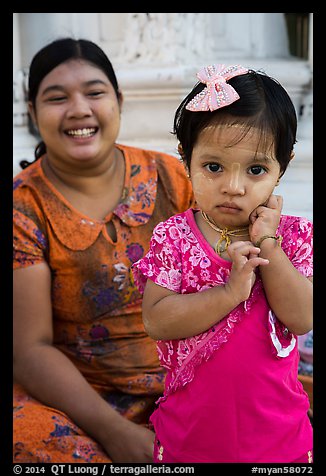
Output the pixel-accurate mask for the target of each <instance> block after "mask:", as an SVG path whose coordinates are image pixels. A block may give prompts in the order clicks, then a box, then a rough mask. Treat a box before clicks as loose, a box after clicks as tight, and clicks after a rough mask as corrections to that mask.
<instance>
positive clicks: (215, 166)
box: [205, 163, 221, 172]
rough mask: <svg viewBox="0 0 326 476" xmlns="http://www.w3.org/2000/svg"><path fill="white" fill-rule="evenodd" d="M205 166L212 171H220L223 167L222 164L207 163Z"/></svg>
mask: <svg viewBox="0 0 326 476" xmlns="http://www.w3.org/2000/svg"><path fill="white" fill-rule="evenodd" d="M205 168H206V169H208V170H209V171H210V172H219V171H220V169H221V166H220V164H214V163H212V164H207V165H205Z"/></svg>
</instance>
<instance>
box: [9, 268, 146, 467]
mask: <svg viewBox="0 0 326 476" xmlns="http://www.w3.org/2000/svg"><path fill="white" fill-rule="evenodd" d="M13 302H14V378H15V381H16V382H18V383H20V384H21V385H22V386H23V387H24V388H25V389H26V390H27V392H29V393H30V394H31V395H32V396H34V397H35V398H36V399H38V400H40V401H41V402H43V403H44V404H46V405H49V406H51V407H54V408H57V409H59V410H61V411H63V412H64V413H66V414H67V415H68V416H69V417H70V418H71V419H72V420H73V421H74V422H75V423H76V424H77V425H78V426H80V427H81V428H83V429H84V430H85V432H86V433H87V434H89V435H90V436H91V437H93V438H94V439H95V440H97V441H98V442H99V443H101V444H102V446H103V447H104V449H105V451H106V452H107V453H108V455H110V457H111V458H112V459H113V461H114V462H135V463H137V462H151V461H152V451H153V442H154V433H153V432H151V431H149V430H148V429H146V428H143V427H141V426H140V425H137V424H135V423H132V422H130V421H128V420H127V419H126V418H124V417H122V416H121V415H120V414H119V413H118V412H117V411H115V410H114V409H113V408H112V407H111V406H110V405H109V404H108V403H107V402H105V400H104V399H102V398H101V397H100V395H99V394H98V393H97V392H96V391H95V390H94V389H93V388H92V387H91V386H90V385H89V384H88V382H87V381H86V380H85V378H84V377H83V376H82V374H81V373H80V372H79V370H78V369H77V368H76V367H75V366H74V365H73V363H72V362H71V361H70V360H69V359H68V358H67V357H66V356H65V355H64V354H63V353H62V352H60V351H59V350H58V349H56V348H55V347H54V346H53V345H52V338H53V331H52V306H51V273H50V270H49V268H48V266H47V264H45V263H42V264H38V265H35V266H30V267H28V268H24V269H18V270H16V271H14V300H13Z"/></svg>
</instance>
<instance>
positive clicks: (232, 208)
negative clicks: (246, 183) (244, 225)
mask: <svg viewBox="0 0 326 476" xmlns="http://www.w3.org/2000/svg"><path fill="white" fill-rule="evenodd" d="M217 208H218V209H219V210H220V211H222V212H224V213H231V214H234V213H239V212H240V211H241V208H239V207H238V206H237V205H236V204H235V203H221V205H218V207H217Z"/></svg>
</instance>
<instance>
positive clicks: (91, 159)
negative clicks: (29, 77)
mask: <svg viewBox="0 0 326 476" xmlns="http://www.w3.org/2000/svg"><path fill="white" fill-rule="evenodd" d="M120 105H121V104H119V101H118V99H117V96H116V94H115V91H114V88H113V86H112V84H111V82H110V81H109V79H108V77H107V76H106V75H105V73H104V72H103V71H102V70H101V69H99V68H97V67H96V66H95V65H92V64H91V63H89V62H87V61H84V60H69V61H67V62H65V63H62V64H60V65H59V66H57V67H56V68H54V69H53V70H52V71H51V72H50V73H49V74H47V76H45V77H44V79H43V80H42V82H41V83H40V87H39V90H38V94H37V97H36V102H35V109H34V108H33V106H32V105H31V104H30V112H31V114H32V117H33V119H34V121H35V122H36V124H37V126H38V129H39V132H40V135H41V137H42V139H43V141H44V142H45V144H46V147H47V155H48V157H49V159H50V160H54V161H56V162H57V163H59V162H60V163H61V164H62V163H65V164H69V165H77V166H78V167H88V166H89V165H90V164H93V165H94V164H96V163H100V162H101V161H103V159H105V158H107V157H108V156H109V155H110V153H111V152H112V150H113V145H114V143H115V141H116V138H117V135H118V132H119V128H120Z"/></svg>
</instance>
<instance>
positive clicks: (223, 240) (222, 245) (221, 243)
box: [214, 230, 231, 255]
mask: <svg viewBox="0 0 326 476" xmlns="http://www.w3.org/2000/svg"><path fill="white" fill-rule="evenodd" d="M230 244H231V239H230V237H229V236H228V235H226V234H225V231H224V230H223V231H222V233H221V237H220V239H219V240H218V241H217V243H216V245H215V246H214V251H215V253H218V254H219V255H221V254H222V253H224V251H226V250H227V248H228V246H229V245H230Z"/></svg>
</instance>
